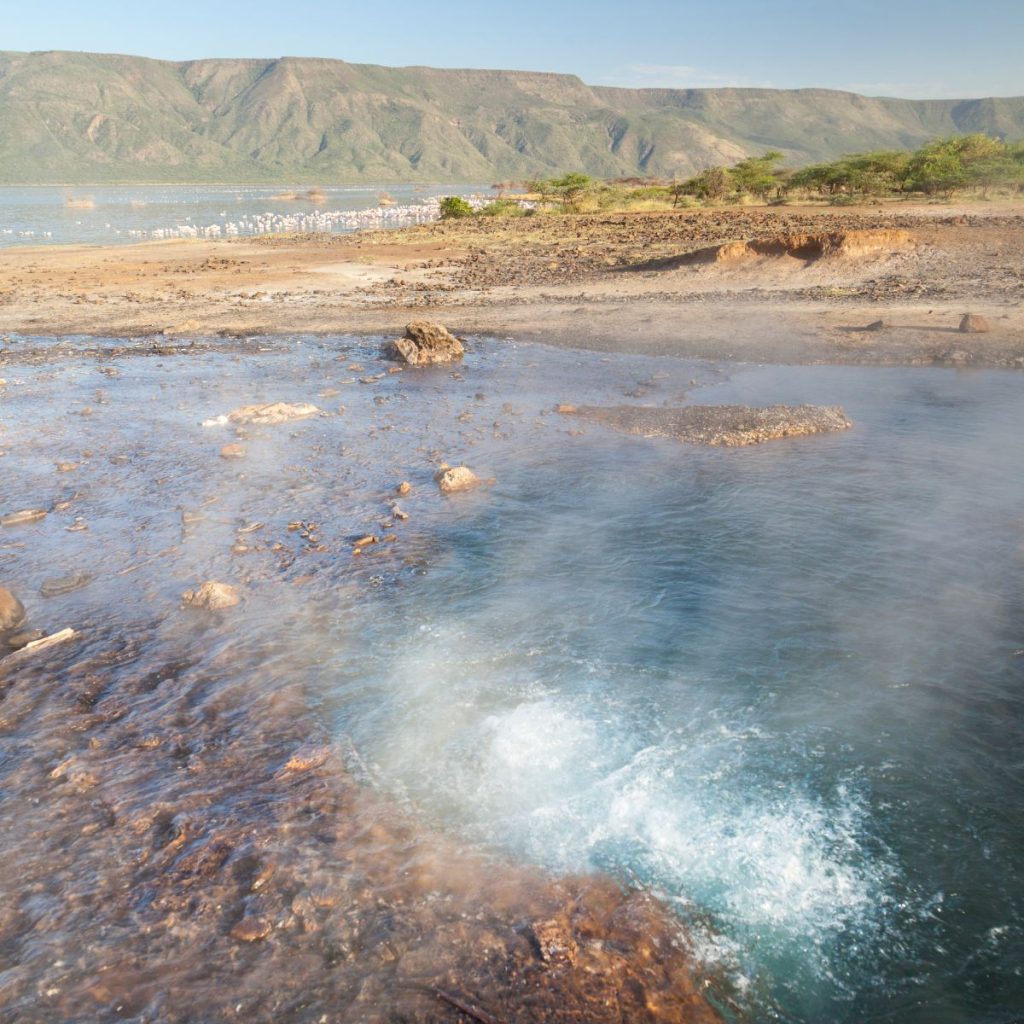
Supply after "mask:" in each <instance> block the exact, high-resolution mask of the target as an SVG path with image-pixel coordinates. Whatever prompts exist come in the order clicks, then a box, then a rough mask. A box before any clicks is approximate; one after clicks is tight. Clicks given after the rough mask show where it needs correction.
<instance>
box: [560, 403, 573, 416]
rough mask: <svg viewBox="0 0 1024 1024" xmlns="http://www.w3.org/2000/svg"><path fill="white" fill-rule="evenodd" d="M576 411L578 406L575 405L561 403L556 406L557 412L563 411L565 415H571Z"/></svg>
mask: <svg viewBox="0 0 1024 1024" xmlns="http://www.w3.org/2000/svg"><path fill="white" fill-rule="evenodd" d="M575 411H576V406H575V405H566V404H564V403H563V404H561V405H556V406H555V412H560V413H562V415H563V416H571V415H572V414H573V413H574V412H575Z"/></svg>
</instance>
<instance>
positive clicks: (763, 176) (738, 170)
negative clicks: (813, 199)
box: [729, 149, 785, 199]
mask: <svg viewBox="0 0 1024 1024" xmlns="http://www.w3.org/2000/svg"><path fill="white" fill-rule="evenodd" d="M784 159H785V154H783V153H780V152H779V151H778V150H775V149H773V150H771V151H769V152H768V153H765V154H764V156H750V157H747V159H746V160H741V161H740V162H739V163H738V164H736V166H735V167H733V168H732V169H731V170H730V171H729V174H730V176H731V178H732V182H733V185H735V187H736V190H737V191H738V192H741V193H746V194H747V195H751V196H756V197H757V198H758V199H767V198H768V196H769V195H771V193H772V192H778V191H779V188H780V186H781V184H782V175H781V172H780V171H779V169H778V168H777V167H776V164H778V163H779V162H780V161H781V160H784Z"/></svg>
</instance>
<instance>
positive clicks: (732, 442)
mask: <svg viewBox="0 0 1024 1024" xmlns="http://www.w3.org/2000/svg"><path fill="white" fill-rule="evenodd" d="M575 415H577V416H579V417H580V418H582V419H585V420H589V421H591V422H592V423H599V424H601V425H602V426H606V427H611V428H612V429H613V430H619V431H622V432H623V433H627V434H640V435H642V436H643V437H670V438H672V439H673V440H676V441H683V442H686V443H687V444H706V445H722V446H726V447H734V446H738V445H747V444H760V443H761V442H762V441H774V440H778V439H780V438H784V437H801V436H804V435H807V434H826V433H832V432H833V431H838V430H846V429H848V428H849V427H850V426H852V424H851V423H850V421H849V420H848V419H847V418H846V415H845V413H844V412H843V410H842V409H841V408H840V407H839V406H821V405H769V406H765V407H762V408H755V407H752V406H748V405H689V406H684V407H683V408H681V409H665V408H654V407H651V406H636V405H612V406H580V408H578V409H577V410H576V413H575Z"/></svg>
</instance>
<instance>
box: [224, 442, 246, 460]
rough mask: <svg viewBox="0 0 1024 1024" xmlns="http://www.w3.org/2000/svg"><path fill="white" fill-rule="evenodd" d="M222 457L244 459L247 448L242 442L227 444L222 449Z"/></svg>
mask: <svg viewBox="0 0 1024 1024" xmlns="http://www.w3.org/2000/svg"><path fill="white" fill-rule="evenodd" d="M220 457H221V458H222V459H244V458H245V448H243V447H242V445H240V444H226V445H224V447H223V448H221V450H220Z"/></svg>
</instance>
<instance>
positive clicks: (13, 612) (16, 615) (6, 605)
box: [0, 587, 25, 633]
mask: <svg viewBox="0 0 1024 1024" xmlns="http://www.w3.org/2000/svg"><path fill="white" fill-rule="evenodd" d="M24 621H25V606H24V605H23V604H22V603H21V602H20V601H19V600H18V599H17V598H16V597H15V596H14V595H13V594H12V593H11V592H10V591H9V590H8V589H7V588H6V587H0V633H6V632H7V631H8V630H11V629H17V628H18V627H19V626H20V625H21V624H22V623H23V622H24Z"/></svg>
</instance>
